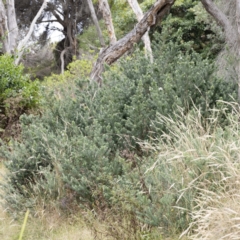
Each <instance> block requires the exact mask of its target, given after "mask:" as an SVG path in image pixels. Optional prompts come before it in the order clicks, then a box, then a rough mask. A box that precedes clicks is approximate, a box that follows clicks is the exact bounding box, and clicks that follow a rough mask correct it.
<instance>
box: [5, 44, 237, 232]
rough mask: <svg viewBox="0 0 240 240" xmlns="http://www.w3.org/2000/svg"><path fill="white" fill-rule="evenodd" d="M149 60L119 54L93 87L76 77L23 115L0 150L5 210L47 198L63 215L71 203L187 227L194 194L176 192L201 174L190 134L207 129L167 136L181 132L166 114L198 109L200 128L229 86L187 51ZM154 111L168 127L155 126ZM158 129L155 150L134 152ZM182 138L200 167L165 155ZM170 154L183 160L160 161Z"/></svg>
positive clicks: (158, 50)
mask: <svg viewBox="0 0 240 240" xmlns="http://www.w3.org/2000/svg"><path fill="white" fill-rule="evenodd" d="M154 55H155V56H154V58H155V61H154V63H153V64H151V63H149V62H148V60H147V59H145V57H144V56H143V54H141V53H136V55H135V56H133V57H132V56H131V57H130V56H128V57H126V59H125V60H123V61H121V62H120V64H119V65H117V66H116V67H115V68H113V69H109V70H107V71H106V72H105V76H104V81H103V82H104V85H103V87H101V88H99V87H98V86H97V85H94V84H92V85H86V84H85V85H83V82H85V80H83V79H78V80H76V83H75V84H74V85H73V84H72V85H69V86H65V87H64V88H63V89H61V90H58V91H57V92H53V93H49V92H48V93H45V94H46V96H45V97H46V99H47V101H46V102H45V111H44V113H43V114H42V116H41V117H39V116H32V115H30V116H22V118H21V122H22V139H21V142H14V141H13V142H12V143H11V146H10V147H11V151H8V149H7V148H6V147H3V148H2V153H3V155H4V157H5V158H6V159H7V161H6V166H7V168H8V170H9V174H8V176H7V179H6V185H5V187H4V189H5V200H6V204H8V207H9V209H11V210H12V211H15V210H18V211H19V210H21V209H24V208H26V207H29V206H32V207H34V205H36V204H39V203H41V201H43V202H44V204H48V201H49V200H51V201H53V200H54V201H56V204H57V205H59V206H60V207H63V208H67V209H70V208H71V206H72V205H71V204H73V203H74V204H77V205H80V206H81V207H83V208H90V209H95V210H98V211H100V210H102V211H103V210H106V209H112V211H115V213H116V212H118V213H119V214H120V213H121V211H123V212H127V213H129V214H130V215H131V216H134V218H135V221H136V222H138V221H140V222H144V223H147V224H148V225H149V226H161V227H163V226H164V227H166V226H167V227H169V226H172V225H173V222H174V224H175V228H176V229H184V228H185V227H186V226H187V224H188V223H189V214H188V212H189V211H190V210H191V208H192V207H193V203H192V200H193V199H194V197H195V192H194V191H185V192H184V195H182V193H181V190H183V189H185V188H186V187H187V186H188V184H189V183H190V181H192V180H193V179H196V178H197V177H201V176H202V175H201V174H203V171H204V168H205V160H201V151H203V150H204V149H202V148H204V147H203V146H202V147H201V143H200V142H199V143H198V142H196V141H197V140H199V141H200V140H201V139H197V140H196V139H195V138H194V134H195V133H196V134H197V133H199V132H201V131H203V132H207V128H206V127H207V124H208V121H206V122H205V128H206V129H205V128H201V129H198V128H197V130H196V131H197V132H195V131H194V127H193V126H192V125H191V129H190V130H188V131H190V132H188V131H187V130H186V131H187V133H188V134H189V135H183V136H178V135H176V136H175V135H174V133H173V131H174V129H175V128H176V129H181V131H184V129H188V128H187V126H185V125H183V126H181V125H180V123H179V122H178V123H177V124H175V122H174V121H178V119H179V116H178V115H176V114H175V112H176V110H177V109H180V108H181V112H182V115H181V118H182V119H183V121H187V120H188V119H187V118H186V119H185V116H188V115H189V114H190V113H191V112H192V111H194V110H193V109H194V108H195V107H197V108H199V109H200V110H199V111H200V115H201V118H200V121H202V120H203V119H207V118H208V117H210V116H211V114H210V109H211V108H213V107H219V104H217V100H224V101H229V100H231V99H232V98H234V97H235V96H236V89H237V88H236V85H235V84H234V83H230V82H225V81H224V80H221V79H218V78H216V77H215V76H214V66H213V65H212V64H211V63H210V62H209V61H208V60H206V59H205V60H203V59H202V58H201V56H200V55H199V54H197V53H195V52H194V51H193V50H191V49H189V48H188V46H187V45H186V46H185V47H184V48H183V47H182V45H178V44H177V43H172V42H169V43H168V44H166V43H163V42H161V41H160V43H158V44H156V46H155V50H154ZM43 94H44V93H43ZM158 114H161V116H162V119H164V118H166V117H169V119H172V122H171V121H170V120H168V121H159V117H158V116H157V115H158ZM221 118H222V119H223V118H224V115H221ZM202 122H204V121H202ZM202 122H201V123H202ZM199 124H200V123H199ZM181 127H182V128H181ZM184 127H185V128H184ZM200 130H201V131H200ZM191 131H192V132H193V133H192V134H193V135H191ZM163 132H165V134H169V138H165V140H164V141H160V140H159V142H158V144H159V149H161V150H157V151H155V150H154V149H155V148H151V147H149V148H146V147H142V144H141V142H143V141H148V142H151V141H152V139H153V138H160V137H159V136H160V135H161V134H162V133H163ZM207 133H208V132H207ZM209 134H210V133H209ZM180 137H182V138H180ZM190 137H191V138H190ZM185 138H188V139H190V140H191V141H190V142H191V143H192V144H193V145H194V144H196V146H198V144H200V146H199V149H196V151H199V152H198V156H199V159H200V160H199V161H194V154H193V155H191V154H190V155H188V154H187V150H184V151H183V152H179V153H178V152H174V151H173V150H174V149H175V148H174V146H175V145H172V142H173V141H174V142H175V144H176V146H178V145H180V144H181V142H184V141H185V140H184V139H185ZM195 140H196V141H195ZM168 141H169V142H168ZM168 144H169V149H168V150H167V147H168ZM204 144H205V143H204ZM204 146H205V145H204ZM8 148H9V146H8ZM158 151H163V153H161V154H159V153H158ZM164 151H166V152H164ZM168 151H170V152H168ZM176 151H177V150H176ZM164 154H166V155H164ZM175 154H182V155H181V156H182V159H183V160H182V162H177V163H174V165H172V161H169V159H174V156H175ZM196 154H197V153H196ZM151 166H154V167H151ZM180 166H181V167H182V168H180ZM184 166H186V169H188V174H186V179H185V180H183V181H182V182H181V181H180V180H181V179H182V178H183V176H182V175H181V172H179V171H181V169H184ZM191 172H192V173H191ZM191 174H192V175H191ZM211 177H212V175H211V174H210V175H209V176H208V177H205V178H206V179H211ZM205 178H204V179H205ZM151 189H152V190H151ZM26 199H27V200H26ZM176 205H177V206H178V207H175V206H176ZM114 209H115V210H114ZM116 209H118V211H116ZM119 209H120V210H119ZM121 209H122V210H121Z"/></svg>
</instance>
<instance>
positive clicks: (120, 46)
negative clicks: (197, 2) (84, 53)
mask: <svg viewBox="0 0 240 240" xmlns="http://www.w3.org/2000/svg"><path fill="white" fill-rule="evenodd" d="M174 2H175V0H157V1H156V2H155V3H154V4H153V6H152V7H151V8H150V10H149V11H147V12H146V13H145V14H144V16H143V18H142V19H141V21H140V22H139V23H137V25H136V26H135V27H134V29H133V30H132V31H130V32H129V33H128V34H127V35H126V36H124V37H123V38H121V39H119V40H118V41H117V42H116V43H115V44H113V45H110V46H108V47H106V48H104V49H103V50H102V51H101V52H100V53H99V56H98V59H97V61H96V63H95V65H94V67H93V69H92V72H91V76H90V78H91V81H97V82H98V83H99V84H101V83H102V78H101V74H102V72H103V70H104V69H103V66H104V63H106V64H108V65H111V64H112V63H114V62H115V61H116V60H118V59H119V58H120V57H121V56H122V55H123V54H124V53H125V52H127V51H129V50H130V49H132V48H133V46H134V44H135V43H138V42H139V41H140V40H141V38H142V36H143V35H144V34H145V33H146V32H147V31H148V30H149V28H150V27H151V26H154V25H155V24H156V23H157V21H158V20H161V19H162V18H163V17H164V15H165V14H166V13H167V12H169V9H170V8H171V6H172V5H173V4H174Z"/></svg>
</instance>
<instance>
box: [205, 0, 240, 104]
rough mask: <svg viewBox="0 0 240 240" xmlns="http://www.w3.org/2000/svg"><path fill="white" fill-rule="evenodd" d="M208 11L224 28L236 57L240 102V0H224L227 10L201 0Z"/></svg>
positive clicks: (227, 40) (232, 52) (206, 0)
mask: <svg viewBox="0 0 240 240" xmlns="http://www.w3.org/2000/svg"><path fill="white" fill-rule="evenodd" d="M201 2H202V4H203V6H204V8H205V9H206V11H207V12H208V13H209V14H210V15H211V16H212V17H213V18H214V19H215V20H216V22H217V23H218V24H219V25H220V26H221V27H222V28H223V31H224V37H225V41H226V44H227V48H228V49H229V50H230V51H231V55H232V56H233V57H234V58H235V61H234V68H235V72H236V78H237V82H238V102H239V103H240V63H239V59H240V38H239V36H240V0H235V1H223V2H222V5H220V6H222V7H223V6H224V7H225V12H224V11H222V10H221V8H220V7H219V6H218V5H216V3H215V2H213V1H212V0H201ZM220 3H221V2H220Z"/></svg>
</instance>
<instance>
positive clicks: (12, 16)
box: [6, 0, 18, 53]
mask: <svg viewBox="0 0 240 240" xmlns="http://www.w3.org/2000/svg"><path fill="white" fill-rule="evenodd" d="M6 9H7V22H8V30H9V50H10V53H14V50H15V48H16V46H17V39H18V25H17V19H16V13H15V5H14V0H6Z"/></svg>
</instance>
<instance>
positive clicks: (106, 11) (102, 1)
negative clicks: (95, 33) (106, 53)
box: [98, 0, 117, 45]
mask: <svg viewBox="0 0 240 240" xmlns="http://www.w3.org/2000/svg"><path fill="white" fill-rule="evenodd" d="M98 2H99V9H100V11H101V12H102V15H103V19H104V21H105V24H106V26H107V30H108V36H109V39H110V44H111V45H112V44H114V43H115V42H116V41H117V38H116V35H115V31H114V26H113V22H112V14H111V10H110V7H109V4H108V1H107V0H99V1H98Z"/></svg>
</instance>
